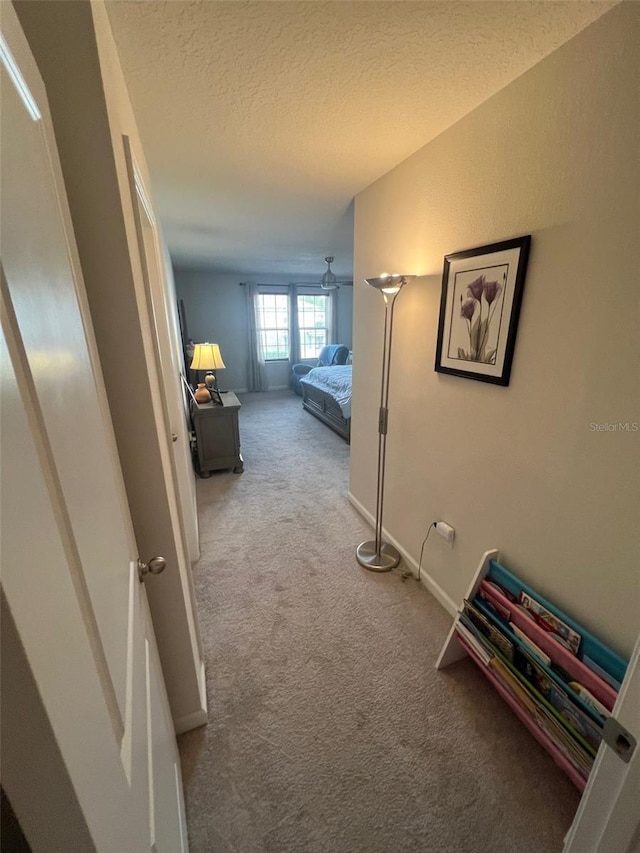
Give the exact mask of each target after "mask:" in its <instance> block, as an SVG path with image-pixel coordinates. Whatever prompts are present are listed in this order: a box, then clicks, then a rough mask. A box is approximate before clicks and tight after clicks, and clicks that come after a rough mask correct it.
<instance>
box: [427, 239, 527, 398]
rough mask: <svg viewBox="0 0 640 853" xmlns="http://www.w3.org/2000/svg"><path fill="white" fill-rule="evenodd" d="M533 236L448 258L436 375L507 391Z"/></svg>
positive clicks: (455, 254)
mask: <svg viewBox="0 0 640 853" xmlns="http://www.w3.org/2000/svg"><path fill="white" fill-rule="evenodd" d="M530 242H531V237H530V236H525V237H518V238H516V239H514V240H506V241H503V242H501V243H493V244H491V245H489V246H480V247H478V248H477V249H467V250H465V251H463V252H456V253H454V254H451V255H446V257H445V263H444V273H443V278H442V299H441V302H440V325H439V328H438V345H437V352H436V365H435V369H436V371H438V372H439V373H449V374H452V375H454V376H464V377H466V378H468V379H478V380H480V381H482V382H492V383H493V384H496V385H508V384H509V377H510V372H511V363H512V360H513V351H514V347H515V336H516V331H517V325H518V315H519V312H520V304H521V301H522V291H523V287H524V278H525V273H526V267H527V260H528V255H529V246H530Z"/></svg>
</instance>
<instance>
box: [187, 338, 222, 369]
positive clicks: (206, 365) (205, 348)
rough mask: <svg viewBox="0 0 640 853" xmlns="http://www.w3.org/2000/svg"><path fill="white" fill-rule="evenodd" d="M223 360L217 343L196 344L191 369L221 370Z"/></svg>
mask: <svg viewBox="0 0 640 853" xmlns="http://www.w3.org/2000/svg"><path fill="white" fill-rule="evenodd" d="M223 368H224V361H223V360H222V356H221V355H220V347H219V346H218V344H196V345H195V348H194V350H193V360H192V362H191V370H222V369H223Z"/></svg>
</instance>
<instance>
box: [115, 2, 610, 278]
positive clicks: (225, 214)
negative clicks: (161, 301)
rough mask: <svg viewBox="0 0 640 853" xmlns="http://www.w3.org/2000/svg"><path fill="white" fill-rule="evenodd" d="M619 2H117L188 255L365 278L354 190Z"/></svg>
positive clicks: (156, 179) (174, 236) (177, 252)
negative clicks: (328, 260) (357, 257)
mask: <svg viewBox="0 0 640 853" xmlns="http://www.w3.org/2000/svg"><path fill="white" fill-rule="evenodd" d="M613 5H615V2H580V0H570V2H560V0H557V1H556V0H552V1H551V2H549V0H547V2H528V0H520V2H517V0H514V2H488V1H487V2H457V0H438V2H363V0H360V2H340V1H339V0H338V2H324V0H311V2H309V0H304V2H298V0H293V2H279V0H275V2H270V0H261V2H249V3H246V2H227V0H225V2H219V0H204V2H182V0H170V2H163V1H162V0H109V2H108V3H107V7H108V9H109V16H110V19H111V23H112V27H113V32H114V36H115V39H116V42H117V44H118V50H119V53H120V57H121V61H122V65H123V69H124V73H125V77H126V79H127V84H128V86H129V91H130V94H131V98H132V101H133V106H134V109H135V112H136V117H137V120H138V124H139V128H140V132H141V136H142V141H143V145H144V148H145V153H146V156H147V160H148V163H149V167H150V170H151V175H152V180H153V188H154V199H155V206H156V209H157V213H158V215H159V217H160V220H161V222H162V224H163V228H164V232H165V236H166V238H167V241H168V243H169V248H170V250H171V253H172V256H173V257H174V259H175V260H177V261H178V262H182V263H185V264H189V265H198V264H204V265H207V266H209V267H212V268H216V269H219V270H227V271H233V272H238V273H243V274H247V273H259V272H262V273H284V274H287V275H291V274H297V275H302V274H305V273H317V274H318V275H320V274H321V273H322V272H323V271H324V269H325V267H324V263H323V260H322V259H323V257H324V256H325V255H326V254H332V255H335V256H336V263H335V265H334V268H335V272H336V273H337V274H338V275H339V276H343V277H344V276H349V275H350V274H351V263H352V199H353V197H354V195H356V194H357V193H358V192H359V191H360V190H362V189H364V188H365V187H366V186H368V185H369V184H370V183H371V182H373V181H375V180H376V179H377V178H379V177H380V176H381V175H383V174H384V173H385V172H387V171H389V169H391V168H392V167H393V166H395V165H396V164H397V163H399V162H400V161H402V160H404V159H405V158H406V157H408V156H409V155H410V154H412V153H413V152H414V151H416V150H418V149H419V148H421V147H422V146H423V145H425V144H426V143H427V142H428V141H429V140H430V139H433V138H434V137H435V136H436V135H437V134H439V133H441V132H442V131H443V130H445V129H446V128H447V127H450V126H451V125H452V124H453V123H454V122H456V121H457V120H458V119H460V118H461V117H462V116H464V115H465V114H466V113H468V112H470V111H471V110H472V109H474V108H475V107H477V106H478V105H479V104H481V103H482V102H483V101H485V100H486V99H487V98H489V97H490V96H491V95H492V94H494V93H495V92H497V91H498V90H499V89H501V88H503V87H504V86H506V85H507V84H508V83H510V82H511V81H512V80H514V79H515V78H516V77H518V76H519V75H520V74H522V73H523V72H524V71H526V70H527V69H528V68H531V67H532V66H533V65H535V63H536V62H538V61H539V60H540V59H542V58H543V57H544V56H546V55H547V54H549V53H550V52H551V51H553V50H555V49H556V48H557V47H559V46H560V45H561V44H563V43H564V42H565V41H567V40H568V39H569V38H571V37H572V36H574V35H575V34H576V33H578V32H579V31H580V30H582V29H583V28H584V27H585V26H587V25H588V24H589V23H591V22H592V21H594V20H595V19H596V18H598V17H599V16H600V15H602V14H603V13H604V12H605V11H606V10H607V9H609V8H611V6H613Z"/></svg>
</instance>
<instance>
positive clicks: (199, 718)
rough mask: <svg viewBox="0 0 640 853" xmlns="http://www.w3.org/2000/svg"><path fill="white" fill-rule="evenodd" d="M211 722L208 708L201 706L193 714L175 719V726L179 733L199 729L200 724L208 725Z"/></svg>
mask: <svg viewBox="0 0 640 853" xmlns="http://www.w3.org/2000/svg"><path fill="white" fill-rule="evenodd" d="M208 722H209V714H208V713H207V709H206V708H199V709H198V710H197V711H193V712H192V713H191V714H186V715H185V716H184V717H179V718H178V719H177V720H174V721H173V727H174V729H175V730H176V734H177V735H181V734H183V732H190V731H191V729H197V728H199V727H200V726H206V725H207V723H208Z"/></svg>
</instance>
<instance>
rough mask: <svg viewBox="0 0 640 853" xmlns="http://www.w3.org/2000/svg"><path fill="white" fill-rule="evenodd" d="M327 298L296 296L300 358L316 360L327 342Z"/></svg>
mask: <svg viewBox="0 0 640 853" xmlns="http://www.w3.org/2000/svg"><path fill="white" fill-rule="evenodd" d="M328 325H329V297H328V296H298V333H299V335H300V358H302V359H305V358H317V357H318V356H319V355H320V350H321V349H322V347H323V346H326V344H327V341H328V340H329V335H328V329H327V327H328Z"/></svg>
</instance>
